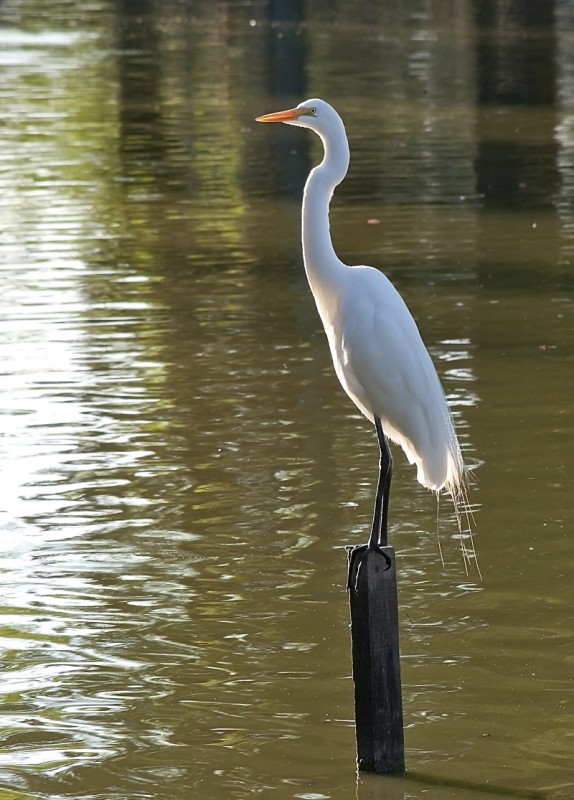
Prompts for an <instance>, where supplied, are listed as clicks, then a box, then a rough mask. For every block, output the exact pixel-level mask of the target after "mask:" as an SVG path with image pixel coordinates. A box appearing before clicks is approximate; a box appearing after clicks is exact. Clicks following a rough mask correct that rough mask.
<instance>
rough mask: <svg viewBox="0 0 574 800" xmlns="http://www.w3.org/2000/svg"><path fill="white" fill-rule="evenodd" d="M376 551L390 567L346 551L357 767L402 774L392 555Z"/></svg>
mask: <svg viewBox="0 0 574 800" xmlns="http://www.w3.org/2000/svg"><path fill="white" fill-rule="evenodd" d="M381 549H382V550H383V551H384V552H385V553H386V554H387V556H388V557H389V558H390V566H388V565H387V562H386V560H385V558H384V557H383V556H382V555H381V554H380V553H378V552H377V551H372V552H370V553H368V554H366V555H365V557H364V558H363V560H362V561H361V555H362V553H361V550H360V549H356V550H354V551H353V549H352V548H349V550H348V558H349V586H350V588H349V602H350V606H351V637H352V642H353V681H354V683H355V725H356V736H357V764H358V767H359V769H360V770H364V771H368V772H379V773H389V772H404V770H405V749H404V736H403V705H402V693H401V670H400V662H399V618H398V597H397V573H396V566H395V551H394V549H393V548H392V547H383V548H381ZM359 564H360V569H359ZM387 566H388V568H387ZM357 570H358V579H357Z"/></svg>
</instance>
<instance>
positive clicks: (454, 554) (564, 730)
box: [0, 0, 574, 800]
mask: <svg viewBox="0 0 574 800" xmlns="http://www.w3.org/2000/svg"><path fill="white" fill-rule="evenodd" d="M527 5H528V4H524V8H522V5H520V4H517V5H516V7H514V6H513V10H512V12H510V11H509V12H508V13H507V14H506V15H503V14H502V11H500V14H498V15H497V13H495V9H496V8H497V6H496V4H492V6H490V5H488V4H483V3H479V2H476V3H471V2H464V3H450V2H447V3H444V4H436V7H435V6H432V4H431V6H427V4H422V3H419V2H408V3H403V4H398V5H397V6H396V7H395V6H394V5H391V6H390V7H389V8H386V9H384V10H382V9H378V8H377V7H376V4H361V3H355V2H351V3H349V4H348V7H345V9H341V10H334V9H333V8H332V7H331V5H330V4H324V3H320V2H316V3H310V4H309V5H308V7H306V8H305V13H304V14H303V13H302V8H299V6H298V5H297V4H293V5H292V6H289V9H288V11H289V15H290V18H289V20H286V18H285V16H283V17H282V16H281V11H280V10H279V6H276V5H274V4H269V5H268V4H266V3H264V2H263V1H261V2H257V3H241V2H216V3H201V2H200V3H193V4H191V3H184V2H176V0H173V1H172V2H169V3H167V4H165V6H162V9H161V11H158V10H157V9H154V7H153V6H152V4H148V3H144V2H142V3H128V2H126V3H122V4H120V3H118V4H114V3H111V2H104V1H103V0H102V1H101V2H100V0H96V2H90V3H88V2H80V3H77V4H75V5H74V6H73V7H72V6H70V5H69V4H67V3H65V2H58V0H49V2H48V3H43V4H38V3H37V2H33V0H28V2H26V0H21V2H16V0H13V1H12V2H6V3H4V4H2V6H0V44H1V47H0V66H1V68H2V72H3V80H2V82H1V84H0V98H1V100H2V107H3V109H4V112H3V118H2V126H1V129H0V135H1V136H2V145H3V146H2V155H1V156H0V215H1V225H0V269H1V272H0V282H1V286H2V292H1V293H0V353H1V363H2V367H1V370H0V381H1V390H0V391H1V394H0V405H1V408H2V429H3V430H2V433H3V435H2V442H1V445H0V452H1V455H2V473H3V474H2V502H1V509H0V510H1V516H0V518H1V519H2V530H3V536H2V539H1V547H2V551H3V552H2V562H1V566H0V572H1V584H0V585H1V587H2V588H1V590H0V621H1V627H0V637H1V639H0V642H1V645H2V651H1V653H2V660H1V669H2V682H1V684H0V691H1V692H2V695H3V697H2V705H1V707H0V741H1V744H2V747H1V748H0V787H2V788H0V797H6V798H16V797H22V798H23V797H39V798H56V797H75V798H95V797H98V798H100V797H101V798H104V797H105V798H118V800H120V798H121V800H124V799H125V798H130V800H131V799H132V798H134V799H135V798H151V797H153V798H161V797H166V798H168V797H169V798H172V799H173V798H189V797H195V796H198V797H203V798H209V799H211V798H213V800H223V798H226V799H227V798H232V797H235V798H247V797H252V796H261V797H267V796H270V795H271V794H273V796H274V797H278V798H286V799H287V798H304V799H305V800H322V799H323V798H335V797H337V798H339V797H350V796H356V797H359V798H364V799H365V800H367V798H368V800H371V798H378V797H383V796H384V797H385V798H393V800H394V798H401V800H403V798H422V797H423V796H424V797H428V798H435V797H436V798H457V800H465V798H469V800H470V798H478V797H480V796H482V795H483V792H484V790H487V789H488V790H490V791H491V792H492V795H493V796H501V797H502V796H505V793H506V794H508V793H509V792H510V793H512V792H514V795H513V796H518V797H528V796H532V794H529V793H532V792H536V793H538V794H537V795H536V796H544V797H550V798H554V797H569V796H571V794H572V793H573V791H574V772H573V768H572V763H574V759H573V755H574V752H573V751H574V748H573V745H572V730H573V717H572V710H571V705H569V701H570V698H571V693H572V652H571V642H572V633H573V629H572V613H571V604H572V588H571V587H572V580H571V575H572V565H573V564H572V546H571V542H570V528H571V522H572V501H571V498H570V495H571V492H570V489H569V482H568V474H569V471H570V469H571V467H572V466H573V464H572V448H571V441H572V429H573V415H572V403H571V399H572V345H573V337H572V258H573V254H574V225H573V219H574V206H573V204H572V187H573V186H574V180H573V175H574V134H573V128H572V119H573V118H574V117H573V112H574V95H573V93H572V89H571V83H572V80H571V78H572V74H573V65H574V60H573V57H572V53H574V49H573V48H572V44H573V42H574V8H573V7H572V4H571V3H569V2H566V1H565V0H563V2H559V1H558V0H556V2H555V3H553V4H550V6H549V9H550V13H548V9H542V8H541V9H539V10H538V11H535V10H534V9H531V10H530V11H529V10H528V8H527ZM283 13H284V14H286V13H287V12H286V11H284V12H283ZM537 15H538V16H537ZM455 34H456V35H455ZM367 45H368V47H367ZM533 76H534V77H535V78H536V80H534V77H533ZM310 94H316V95H323V96H325V97H326V98H327V99H330V100H333V101H334V102H336V104H337V105H338V107H339V108H340V110H341V111H342V112H343V113H344V116H345V119H346V121H347V125H348V132H349V137H350V141H351V148H352V165H351V171H350V173H349V177H348V179H347V181H346V182H345V184H344V185H343V186H342V187H341V189H340V190H339V191H338V192H337V195H336V197H335V200H334V203H333V213H332V222H333V235H334V239H335V242H336V246H337V248H338V250H339V251H340V252H341V255H342V256H343V257H344V258H345V259H346V260H347V261H350V262H356V261H359V262H361V261H367V262H370V263H373V264H378V265H381V266H384V267H385V269H386V271H387V273H388V274H389V276H390V277H391V278H392V279H393V280H394V281H395V283H396V284H397V286H398V287H399V289H400V290H401V291H402V292H403V293H404V295H405V297H406V299H407V300H408V302H409V305H410V306H411V308H412V310H413V312H414V314H415V316H416V318H417V320H418V321H419V323H420V327H421V329H422V331H423V334H424V336H425V339H426V341H427V343H428V345H429V349H430V350H431V352H432V354H433V356H434V358H435V361H436V363H437V366H438V368H439V371H440V373H441V377H442V379H443V382H444V385H445V388H446V390H447V392H448V394H449V397H450V399H451V403H452V405H453V408H454V411H455V414H456V417H457V424H458V428H459V431H460V438H461V442H462V445H463V449H464V451H465V455H466V457H467V459H468V460H469V462H471V463H473V464H475V466H476V469H475V470H474V475H475V476H476V483H475V485H474V486H473V488H472V495H471V499H472V503H473V506H474V508H475V509H476V530H475V537H476V547H477V550H478V555H479V560H480V565H481V569H482V573H483V581H482V582H481V581H480V580H479V578H478V575H477V574H476V573H474V572H471V573H470V574H469V575H466V574H465V572H464V567H463V564H462V560H461V555H460V546H459V541H458V538H457V536H456V526H455V523H454V519H453V515H452V513H451V510H450V509H449V506H448V503H446V502H443V503H442V504H441V509H440V511H441V513H440V521H439V525H438V535H439V536H440V540H441V543H442V550H443V553H444V560H445V563H444V565H442V564H441V559H440V555H439V548H438V545H437V523H436V507H435V504H434V501H433V498H432V496H431V495H429V494H428V493H427V492H425V491H424V490H422V489H421V488H420V487H419V486H418V485H417V484H416V481H415V480H414V475H413V473H412V470H411V469H410V468H409V467H408V465H406V463H405V461H404V459H403V458H402V455H400V454H398V453H397V454H396V459H395V462H396V479H395V482H394V484H393V485H394V489H393V506H392V528H391V540H392V542H393V544H394V545H395V547H396V548H397V552H398V558H399V592H400V603H401V637H402V639H401V648H402V659H403V660H402V670H403V694H404V703H405V723H406V731H405V738H406V745H407V766H408V768H409V772H408V773H407V777H406V778H405V779H403V778H388V779H386V778H381V777H376V778H373V777H372V776H368V775H363V776H361V778H360V780H357V779H356V776H355V773H354V758H355V752H354V748H355V744H354V730H353V720H352V713H353V711H352V681H351V679H350V642H349V631H348V609H347V600H346V597H345V592H344V580H345V568H346V566H345V552H344V545H345V544H347V543H350V542H357V541H361V540H364V539H365V538H366V532H367V529H368V526H369V516H370V504H371V499H372V492H373V484H374V480H375V473H376V461H377V452H376V451H377V448H376V443H375V440H374V435H373V433H372V431H371V430H370V429H369V426H368V425H367V424H366V422H365V421H364V420H362V418H361V417H360V415H359V414H358V413H356V412H355V410H354V408H353V407H352V406H350V405H349V403H348V402H347V399H346V397H345V396H344V395H343V393H342V392H341V390H340V389H339V387H338V385H337V383H336V379H335V378H334V376H333V374H332V369H331V367H330V365H329V358H328V352H327V347H326V343H325V340H324V335H323V333H322V332H321V330H320V326H319V323H318V319H317V317H316V312H315V309H314V307H313V303H312V299H311V298H310V295H309V292H308V288H307V286H306V283H305V278H304V275H303V272H302V267H301V264H300V253H299V248H300V245H299V240H298V236H299V232H298V226H299V203H300V195H301V188H302V183H303V181H304V178H305V175H306V173H307V170H308V168H309V167H310V166H311V165H312V163H313V161H314V159H315V158H316V157H317V155H318V152H319V150H318V147H317V144H316V143H315V142H314V141H312V140H311V139H310V136H308V135H306V134H305V132H304V131H295V130H293V129H284V130H275V129H274V130H269V129H268V128H269V127H273V128H275V126H260V128H257V126H255V125H254V124H253V123H252V119H253V117H254V116H255V115H256V114H259V113H264V112H266V111H271V110H276V109H278V108H282V107H286V106H288V105H291V104H292V103H293V102H295V101H298V100H300V99H302V97H304V96H307V95H310ZM278 127H279V126H278Z"/></svg>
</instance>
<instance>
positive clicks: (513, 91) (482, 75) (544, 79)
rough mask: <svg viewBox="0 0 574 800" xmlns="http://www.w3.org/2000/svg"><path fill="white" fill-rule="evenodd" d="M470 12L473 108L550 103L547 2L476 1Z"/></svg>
mask: <svg viewBox="0 0 574 800" xmlns="http://www.w3.org/2000/svg"><path fill="white" fill-rule="evenodd" d="M475 9H476V10H475V18H476V24H477V27H478V29H479V33H481V36H480V39H479V45H478V63H479V69H478V99H479V102H480V103H481V104H482V105H484V104H486V103H495V104H496V103H501V102H504V103H505V104H507V105H508V104H514V103H520V104H523V103H524V104H529V105H532V104H543V103H551V102H552V101H553V99H554V61H553V59H552V53H553V49H554V43H553V25H554V2H553V0H548V1H547V2H544V3H539V2H532V0H476V5H475ZM549 56H550V57H549Z"/></svg>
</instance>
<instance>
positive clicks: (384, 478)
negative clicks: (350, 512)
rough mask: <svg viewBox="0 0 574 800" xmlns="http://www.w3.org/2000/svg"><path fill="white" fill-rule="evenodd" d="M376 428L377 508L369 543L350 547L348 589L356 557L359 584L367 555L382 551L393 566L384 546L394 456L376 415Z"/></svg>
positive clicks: (388, 564)
mask: <svg viewBox="0 0 574 800" xmlns="http://www.w3.org/2000/svg"><path fill="white" fill-rule="evenodd" d="M375 428H376V431H377V438H378V440H379V449H380V451H381V457H380V462H379V479H378V481H377V493H376V496H375V509H374V512H373V525H372V527H371V536H370V538H369V542H368V544H361V545H357V546H356V547H353V548H350V550H349V552H348V558H349V574H348V577H347V589H350V588H351V585H352V581H351V573H352V571H353V562H354V559H355V557H357V556H360V561H359V564H358V566H357V573H356V576H355V580H354V584H355V587H356V586H357V580H358V578H359V571H360V569H361V564H362V562H363V559H364V558H365V556H366V555H367V554H368V553H370V552H372V551H373V550H376V551H377V552H378V553H380V554H381V555H382V556H383V557H384V559H385V561H386V562H387V566H386V569H389V567H390V566H391V561H390V559H389V557H388V555H387V554H386V553H385V552H383V551H382V549H381V548H382V547H385V546H386V545H387V521H388V515H389V496H390V491H391V478H392V475H393V457H392V455H391V451H390V449H389V445H388V443H387V440H386V438H385V433H384V431H383V426H382V424H381V420H380V419H379V418H378V417H375Z"/></svg>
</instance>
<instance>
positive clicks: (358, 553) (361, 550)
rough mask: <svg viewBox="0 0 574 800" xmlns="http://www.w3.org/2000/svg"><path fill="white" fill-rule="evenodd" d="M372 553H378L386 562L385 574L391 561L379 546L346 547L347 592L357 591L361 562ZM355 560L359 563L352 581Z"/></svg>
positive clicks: (358, 545)
mask: <svg viewBox="0 0 574 800" xmlns="http://www.w3.org/2000/svg"><path fill="white" fill-rule="evenodd" d="M372 552H375V553H378V554H379V555H381V556H382V557H383V558H384V559H385V561H386V562H387V565H386V567H385V572H386V571H387V570H388V569H390V568H391V563H392V562H391V559H390V557H389V555H388V554H387V553H385V551H384V550H383V548H382V547H381V545H380V544H357V545H354V546H351V545H349V546H348V547H347V559H348V561H349V571H348V572H347V591H350V590H351V589H352V588H353V589H354V590H355V591H357V587H358V585H359V573H360V571H361V567H362V566H363V561H364V560H365V559H366V558H367V557H368V556H369V554H370V553H372ZM356 558H359V563H358V564H357V571H356V573H355V580H353V578H352V575H353V571H354V565H355V559H356Z"/></svg>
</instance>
